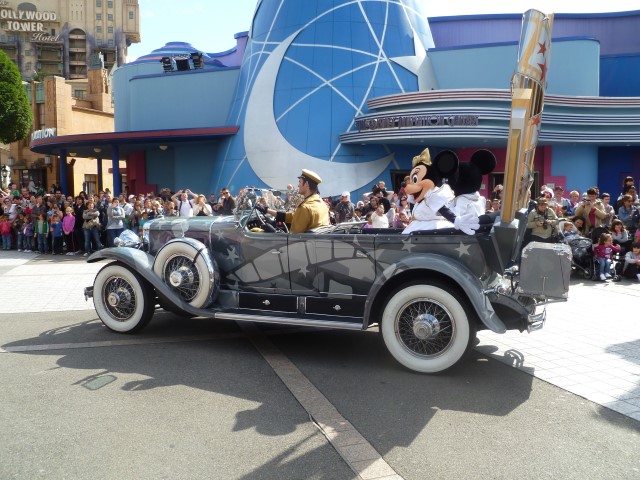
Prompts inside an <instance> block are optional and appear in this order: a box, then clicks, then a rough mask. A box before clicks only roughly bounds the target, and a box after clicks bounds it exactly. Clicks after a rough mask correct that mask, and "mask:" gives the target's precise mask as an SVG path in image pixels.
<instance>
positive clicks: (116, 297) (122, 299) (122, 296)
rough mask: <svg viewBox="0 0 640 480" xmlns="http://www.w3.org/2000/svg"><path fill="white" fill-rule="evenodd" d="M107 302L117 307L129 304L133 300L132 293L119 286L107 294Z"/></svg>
mask: <svg viewBox="0 0 640 480" xmlns="http://www.w3.org/2000/svg"><path fill="white" fill-rule="evenodd" d="M107 302H109V305H111V306H112V307H117V306H119V305H122V304H127V303H130V302H131V293H129V291H128V290H126V289H125V288H123V287H119V288H117V289H116V290H115V291H113V292H109V295H107Z"/></svg>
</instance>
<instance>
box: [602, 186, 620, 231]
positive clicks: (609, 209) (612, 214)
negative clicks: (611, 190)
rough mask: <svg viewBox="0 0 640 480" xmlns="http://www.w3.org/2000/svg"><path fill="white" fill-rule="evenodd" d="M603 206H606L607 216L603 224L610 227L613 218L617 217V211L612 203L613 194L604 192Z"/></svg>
mask: <svg viewBox="0 0 640 480" xmlns="http://www.w3.org/2000/svg"><path fill="white" fill-rule="evenodd" d="M601 200H602V207H603V208H604V213H605V217H604V219H602V224H603V225H604V226H605V227H607V228H609V227H610V226H611V220H613V217H615V215H616V212H615V211H614V209H613V206H612V205H611V204H610V202H611V195H609V194H608V193H603V194H602V196H601Z"/></svg>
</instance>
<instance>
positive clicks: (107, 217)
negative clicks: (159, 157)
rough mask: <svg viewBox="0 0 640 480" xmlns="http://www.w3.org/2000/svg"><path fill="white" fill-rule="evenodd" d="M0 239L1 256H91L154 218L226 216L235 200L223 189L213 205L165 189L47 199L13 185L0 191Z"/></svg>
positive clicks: (139, 230) (54, 194) (52, 193)
mask: <svg viewBox="0 0 640 480" xmlns="http://www.w3.org/2000/svg"><path fill="white" fill-rule="evenodd" d="M0 199H1V202H2V212H1V213H0V235H1V236H2V248H3V250H12V249H16V250H17V251H18V252H36V251H37V252H39V253H43V254H53V255H62V254H66V255H80V254H82V255H85V256H87V255H89V254H90V253H91V252H94V251H96V250H100V249H102V248H104V247H105V246H114V240H115V239H116V238H117V237H118V236H119V235H120V234H121V233H122V231H123V230H124V229H130V230H133V231H134V232H137V233H138V234H139V235H142V227H143V226H144V224H145V223H146V222H147V221H149V220H153V219H155V218H163V217H177V216H205V215H206V216H215V215H229V214H231V213H232V212H233V210H234V209H235V199H234V198H233V196H232V195H231V193H230V192H229V189H227V188H223V189H222V190H221V191H220V197H219V199H218V200H216V196H215V194H210V195H209V199H208V200H207V198H206V197H205V195H203V194H195V193H193V192H192V191H191V190H185V191H182V190H180V191H178V192H176V193H175V194H173V193H172V192H171V191H170V190H169V189H168V188H163V189H162V190H161V191H160V192H159V193H158V194H157V195H156V194H155V193H154V192H152V193H148V194H146V195H145V194H140V195H126V194H121V195H118V196H117V197H114V196H113V195H112V194H111V192H110V191H109V189H105V190H104V191H100V192H98V193H97V194H95V195H91V194H87V193H86V192H80V193H79V194H78V195H77V196H75V197H72V196H67V197H65V196H64V195H63V194H62V192H61V191H60V190H59V189H57V188H56V187H55V185H54V186H53V187H52V189H51V191H50V192H49V193H44V194H42V195H40V194H34V193H33V192H31V191H30V190H29V189H28V188H21V189H20V188H17V186H16V185H15V184H11V185H9V188H8V189H5V190H1V191H0Z"/></svg>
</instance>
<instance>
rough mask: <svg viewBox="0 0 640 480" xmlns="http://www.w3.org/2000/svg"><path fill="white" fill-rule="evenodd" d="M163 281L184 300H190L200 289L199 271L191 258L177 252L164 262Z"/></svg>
mask: <svg viewBox="0 0 640 480" xmlns="http://www.w3.org/2000/svg"><path fill="white" fill-rule="evenodd" d="M163 278H164V282H165V283H166V284H167V285H169V286H170V287H171V288H173V289H175V290H176V291H177V292H178V294H179V295H180V297H182V299H183V300H184V301H185V302H191V301H192V300H193V299H194V298H195V297H196V296H197V295H198V292H199V291H200V288H201V286H200V271H199V269H198V266H197V264H196V263H195V262H194V261H193V259H191V258H189V257H186V256H185V255H183V254H177V255H174V256H172V257H170V258H168V259H167V261H166V262H165V264H164V274H163Z"/></svg>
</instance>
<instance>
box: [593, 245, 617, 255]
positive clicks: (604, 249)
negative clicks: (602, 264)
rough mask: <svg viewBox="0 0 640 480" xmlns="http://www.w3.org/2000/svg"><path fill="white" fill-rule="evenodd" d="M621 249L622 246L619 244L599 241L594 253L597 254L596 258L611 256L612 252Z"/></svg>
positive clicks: (594, 247)
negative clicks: (606, 243)
mask: <svg viewBox="0 0 640 480" xmlns="http://www.w3.org/2000/svg"><path fill="white" fill-rule="evenodd" d="M619 251H620V246H619V245H613V244H611V245H600V244H599V243H598V244H597V245H594V246H593V254H594V255H595V257H596V258H611V254H612V253H613V252H619Z"/></svg>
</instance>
